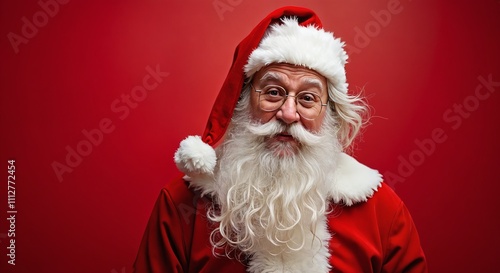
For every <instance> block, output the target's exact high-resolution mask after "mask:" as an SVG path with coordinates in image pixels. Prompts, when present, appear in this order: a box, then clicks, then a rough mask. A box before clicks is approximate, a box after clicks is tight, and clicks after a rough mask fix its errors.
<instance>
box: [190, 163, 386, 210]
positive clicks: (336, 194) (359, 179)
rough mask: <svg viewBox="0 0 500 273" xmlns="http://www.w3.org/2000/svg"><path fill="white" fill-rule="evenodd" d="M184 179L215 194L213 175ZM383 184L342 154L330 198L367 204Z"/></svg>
mask: <svg viewBox="0 0 500 273" xmlns="http://www.w3.org/2000/svg"><path fill="white" fill-rule="evenodd" d="M191 176H192V177H189V176H185V177H184V179H185V180H187V181H190V182H191V183H190V185H191V187H194V188H197V189H199V190H201V191H202V194H203V195H205V194H208V195H214V194H215V181H214V180H213V178H212V176H211V175H205V174H200V175H191ZM381 183H382V175H380V173H379V172H378V171H377V170H374V169H371V168H369V167H367V166H365V165H363V164H361V163H359V162H358V161H357V160H356V159H354V158H353V157H351V156H349V155H347V154H345V153H340V154H339V157H338V160H337V168H336V170H335V174H334V179H333V181H332V183H331V184H330V185H331V188H330V189H329V197H330V198H331V199H332V200H333V202H334V203H336V204H344V205H347V206H351V205H353V204H356V203H360V202H365V201H366V200H368V198H370V197H371V196H372V195H373V193H374V192H375V191H377V188H378V187H380V185H381Z"/></svg>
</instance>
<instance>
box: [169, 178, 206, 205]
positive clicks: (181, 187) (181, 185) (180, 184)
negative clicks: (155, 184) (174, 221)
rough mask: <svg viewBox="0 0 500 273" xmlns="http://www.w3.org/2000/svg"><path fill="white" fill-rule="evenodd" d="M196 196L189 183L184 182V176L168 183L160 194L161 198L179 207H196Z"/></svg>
mask: <svg viewBox="0 0 500 273" xmlns="http://www.w3.org/2000/svg"><path fill="white" fill-rule="evenodd" d="M196 196H197V194H196V192H194V191H193V190H191V189H190V188H189V182H188V181H186V180H184V179H183V176H182V175H178V176H177V177H175V178H174V179H172V180H170V181H169V182H167V183H166V184H165V185H164V186H163V188H162V189H161V193H160V198H166V199H169V200H170V201H171V202H172V203H173V204H174V205H176V206H177V207H179V206H184V205H188V206H194V205H195V199H196Z"/></svg>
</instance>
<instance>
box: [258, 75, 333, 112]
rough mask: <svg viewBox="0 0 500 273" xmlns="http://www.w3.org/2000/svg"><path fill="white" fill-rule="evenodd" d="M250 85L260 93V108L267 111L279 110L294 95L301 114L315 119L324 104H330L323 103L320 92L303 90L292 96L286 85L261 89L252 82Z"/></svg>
mask: <svg viewBox="0 0 500 273" xmlns="http://www.w3.org/2000/svg"><path fill="white" fill-rule="evenodd" d="M250 87H251V88H253V89H254V90H255V92H257V93H259V108H260V109H261V110H262V111H265V112H274V111H277V110H278V109H280V108H281V107H282V106H283V104H285V102H286V100H287V99H288V97H292V98H294V100H295V105H296V106H297V112H298V113H299V115H300V116H301V117H302V118H304V119H307V120H314V119H316V118H317V117H318V116H319V115H320V114H321V112H322V110H323V106H327V105H328V104H326V103H323V101H322V100H321V97H320V96H319V95H318V94H316V93H314V92H310V91H301V92H299V93H297V94H296V95H295V96H292V95H289V94H288V92H287V91H286V90H285V88H284V87H282V86H279V85H267V86H265V87H264V88H262V89H259V90H257V89H256V88H255V87H254V86H253V85H252V84H250Z"/></svg>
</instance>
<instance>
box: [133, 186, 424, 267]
mask: <svg viewBox="0 0 500 273" xmlns="http://www.w3.org/2000/svg"><path fill="white" fill-rule="evenodd" d="M209 203H210V200H209V199H207V198H200V196H199V194H198V193H197V192H193V191H192V190H190V189H189V188H188V186H187V182H185V181H183V180H182V179H180V178H179V179H177V180H174V181H172V182H171V183H168V184H167V185H165V187H164V188H163V189H162V191H161V193H160V195H159V197H158V200H157V201H156V204H155V207H154V209H153V212H152V214H151V218H150V219H149V222H148V225H147V227H146V231H145V233H144V237H143V239H142V242H141V245H140V249H139V253H138V255H137V258H136V261H135V264H134V272H137V273H142V272H158V273H159V272H165V273H167V272H168V273H174V272H186V273H187V272H192V273H194V272H196V273H201V272H221V273H223V272H228V273H238V272H242V273H243V272H245V265H244V264H242V263H241V262H239V261H237V260H234V259H232V260H231V259H228V258H225V257H215V256H214V255H213V254H212V248H211V245H210V242H209V234H210V231H211V229H210V223H209V222H208V221H207V219H206V207H207V206H208V205H209ZM333 206H334V210H333V212H332V213H330V214H329V215H328V226H329V229H330V233H331V234H332V239H331V240H330V244H329V248H330V253H331V257H330V265H331V267H332V269H331V271H330V272H363V273H369V272H427V264H426V260H425V256H424V253H423V251H422V249H421V246H420V240H419V237H418V233H417V230H416V228H415V225H414V223H413V221H412V218H411V216H410V214H409V212H408V210H407V208H406V207H405V205H404V204H403V202H402V201H401V199H399V197H398V196H397V195H396V194H395V193H394V192H393V191H392V189H391V188H389V187H388V186H387V185H384V184H382V186H381V187H380V188H379V189H378V191H377V192H375V193H374V194H373V196H372V197H371V198H369V199H368V201H366V202H360V203H357V204H354V205H352V206H342V205H333Z"/></svg>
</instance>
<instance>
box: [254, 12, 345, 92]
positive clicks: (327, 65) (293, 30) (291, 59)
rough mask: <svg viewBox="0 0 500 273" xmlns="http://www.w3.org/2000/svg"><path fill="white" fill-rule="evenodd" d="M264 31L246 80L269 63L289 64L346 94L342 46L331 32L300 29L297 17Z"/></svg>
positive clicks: (308, 28)
mask: <svg viewBox="0 0 500 273" xmlns="http://www.w3.org/2000/svg"><path fill="white" fill-rule="evenodd" d="M282 21H283V23H282V24H274V25H272V26H270V29H268V30H267V33H266V35H265V36H264V38H263V39H262V41H261V43H260V44H259V46H258V47H257V48H256V49H255V50H254V51H253V52H252V54H250V57H249V58H248V62H247V64H246V65H245V67H244V71H245V75H246V77H247V78H249V77H251V76H253V75H254V74H255V73H256V72H257V71H259V70H260V69H261V68H262V67H264V66H267V65H270V64H272V63H288V64H294V65H299V66H304V67H306V68H309V69H312V70H314V71H316V72H318V73H320V74H321V75H323V76H324V77H326V78H327V79H328V81H329V82H330V83H331V84H333V85H334V87H335V89H337V90H338V91H340V92H343V93H346V92H347V82H346V75H345V68H344V65H345V64H346V62H347V53H346V52H345V50H344V49H343V47H344V43H343V42H341V41H340V39H339V38H335V37H334V36H333V33H331V32H327V31H325V30H323V29H318V28H316V27H315V26H312V25H309V26H301V25H299V23H298V22H297V18H294V17H292V18H284V19H282Z"/></svg>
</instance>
